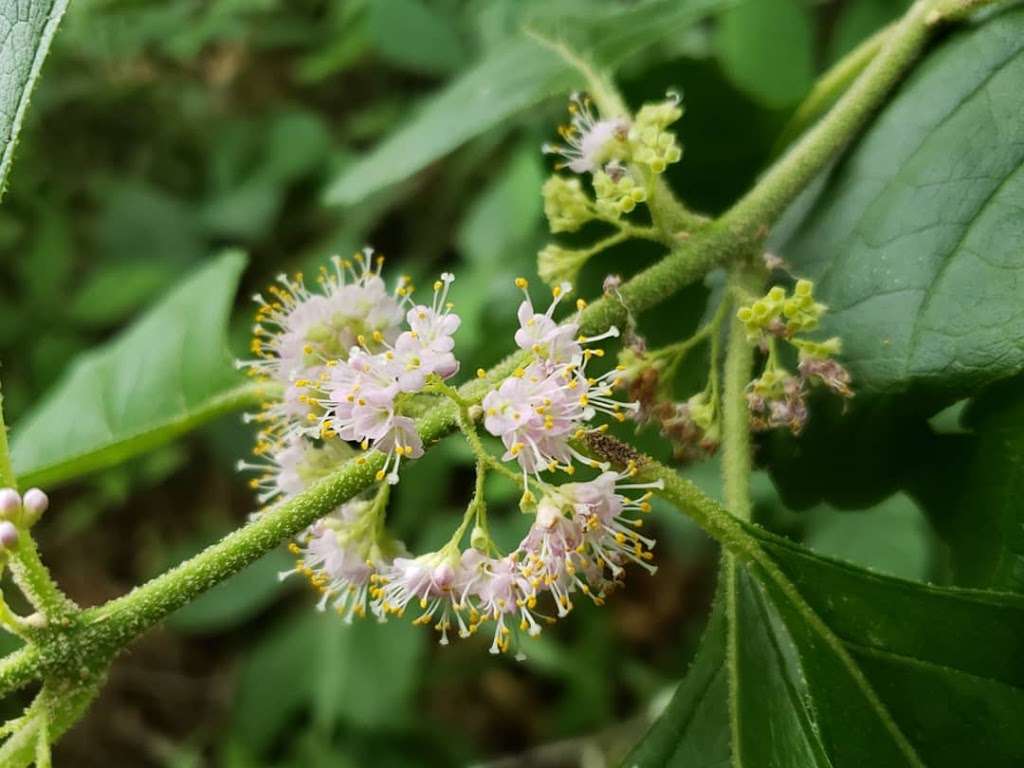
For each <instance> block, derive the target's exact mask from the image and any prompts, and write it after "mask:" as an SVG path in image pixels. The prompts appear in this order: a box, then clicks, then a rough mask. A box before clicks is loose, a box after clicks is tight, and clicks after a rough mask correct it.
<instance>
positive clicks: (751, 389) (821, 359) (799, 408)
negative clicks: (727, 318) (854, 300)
mask: <svg viewBox="0 0 1024 768" xmlns="http://www.w3.org/2000/svg"><path fill="white" fill-rule="evenodd" d="M827 309H828V308H827V307H826V306H825V305H824V304H821V303H819V302H818V301H816V300H815V298H814V283H812V282H811V281H810V280H798V281H797V282H796V285H795V286H794V287H793V291H792V293H787V292H786V289H785V288H783V287H782V286H778V285H777V286H773V287H772V288H771V289H770V290H769V291H768V292H767V293H766V294H765V295H764V296H762V297H761V298H759V299H757V300H755V301H753V302H752V303H751V304H749V305H746V306H742V307H740V308H739V309H738V310H737V312H736V317H737V318H738V319H739V320H740V322H742V323H743V325H744V328H745V329H746V333H747V341H748V342H749V343H751V344H756V345H758V346H759V347H760V348H761V349H763V350H765V351H766V352H767V359H766V362H765V367H764V371H763V372H762V374H761V376H760V377H758V378H756V379H754V380H753V381H752V382H750V384H749V385H748V387H747V404H748V406H749V408H750V418H751V425H752V426H753V427H754V429H761V430H763V429H773V428H775V427H786V428H788V429H789V430H790V431H791V432H793V434H799V432H800V431H801V430H802V429H803V427H804V425H805V424H806V422H807V416H808V411H807V404H806V396H807V387H808V386H809V385H812V384H822V385H824V386H825V387H827V388H828V389H830V390H831V391H833V392H835V393H836V394H838V395H840V396H842V397H852V396H853V390H852V389H851V388H850V374H849V372H848V371H847V370H846V368H844V367H843V366H842V365H841V364H840V363H839V362H837V361H836V360H835V357H836V356H837V355H838V354H839V353H840V352H841V351H842V345H841V343H840V340H839V339H838V338H831V339H827V340H825V341H814V340H811V339H806V338H801V337H800V336H799V334H803V333H808V332H811V331H814V330H816V329H817V328H818V326H819V325H820V323H821V318H822V317H823V316H824V314H825V312H826V311H827ZM779 339H781V340H783V341H785V342H786V343H787V344H789V345H790V346H791V347H792V348H793V349H794V350H795V351H796V352H797V359H798V372H797V374H793V373H790V372H789V371H788V370H786V368H784V367H783V366H782V364H781V362H780V361H779V360H778V357H779V352H778V349H777V346H776V344H777V340H779Z"/></svg>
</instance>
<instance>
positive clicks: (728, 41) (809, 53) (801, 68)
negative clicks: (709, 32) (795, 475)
mask: <svg viewBox="0 0 1024 768" xmlns="http://www.w3.org/2000/svg"><path fill="white" fill-rule="evenodd" d="M715 42H716V44H717V48H718V55H719V58H720V59H721V62H722V67H723V68H724V69H725V72H726V74H728V75H729V78H730V79H731V80H732V81H733V82H734V83H735V84H736V85H737V86H739V88H741V89H742V90H744V91H746V92H747V93H749V94H751V95H752V96H754V98H756V99H758V100H759V101H761V102H763V103H764V104H765V105H767V106H769V107H773V108H776V109H778V108H783V107H789V106H792V105H793V104H795V103H796V102H797V101H799V100H800V98H801V97H802V96H803V95H804V94H805V93H807V91H808V90H809V89H810V87H811V85H812V84H813V82H814V29H813V27H812V25H811V19H810V15H809V12H808V9H807V8H805V7H804V4H803V3H801V2H798V0H746V2H741V3H737V4H736V5H735V6H733V7H731V8H729V10H727V11H726V12H725V13H723V14H722V18H721V20H720V23H719V26H718V34H717V37H716V39H715ZM780 50H784V51H786V55H785V56H780V55H779V51H780Z"/></svg>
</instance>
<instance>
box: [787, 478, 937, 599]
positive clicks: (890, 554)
mask: <svg viewBox="0 0 1024 768" xmlns="http://www.w3.org/2000/svg"><path fill="white" fill-rule="evenodd" d="M800 517H801V519H802V520H803V521H804V522H805V524H806V531H805V533H804V537H803V541H804V543H805V544H806V545H807V546H808V547H809V548H810V549H812V550H814V551H815V552H817V553H819V554H822V555H827V556H829V557H834V558H837V559H839V560H844V561H846V562H848V563H855V564H857V565H861V566H864V567H866V568H870V569H871V570H873V571H877V572H878V573H885V574H888V575H890V576H898V577H899V578H901V579H910V580H911V581H925V580H927V578H928V576H929V575H930V574H931V573H932V570H933V567H932V566H933V565H934V563H933V550H934V547H933V542H934V540H935V534H934V532H933V531H932V530H931V527H930V526H929V525H928V518H927V517H926V516H925V514H924V513H923V512H922V511H921V509H919V508H918V507H917V505H916V504H915V503H914V501H913V499H911V498H910V497H909V496H907V495H906V494H905V493H898V494H895V495H893V496H890V497H889V498H888V499H886V500H885V501H883V502H882V503H880V504H878V505H876V506H874V507H872V508H870V509H865V510H858V511H855V512H843V511H840V510H838V509H834V508H832V507H829V506H827V505H821V506H818V507H815V508H814V509H809V510H807V511H806V512H804V513H803V514H801V516H800Z"/></svg>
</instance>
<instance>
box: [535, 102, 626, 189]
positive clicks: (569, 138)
mask: <svg viewBox="0 0 1024 768" xmlns="http://www.w3.org/2000/svg"><path fill="white" fill-rule="evenodd" d="M569 114H570V115H571V118H570V121H569V125H564V126H562V127H561V128H559V133H560V134H561V136H562V139H564V140H565V144H562V145H558V144H545V145H544V147H543V151H544V153H545V154H549V155H561V156H562V158H563V162H562V163H561V164H560V166H559V167H566V168H568V169H569V170H571V171H572V172H573V173H593V172H594V171H595V170H597V169H598V168H600V167H601V166H602V165H604V164H605V163H606V162H608V161H609V160H612V159H614V158H615V157H616V155H617V154H618V152H619V150H620V149H622V148H624V147H625V145H624V142H625V139H626V137H627V136H628V134H629V121H628V120H626V118H624V117H612V118H606V119H604V120H598V119H597V117H596V116H595V115H594V112H593V109H592V108H591V103H590V99H588V98H587V97H586V96H583V95H581V94H579V93H573V94H572V95H570V96H569Z"/></svg>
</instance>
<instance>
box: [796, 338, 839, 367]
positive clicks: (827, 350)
mask: <svg viewBox="0 0 1024 768" xmlns="http://www.w3.org/2000/svg"><path fill="white" fill-rule="evenodd" d="M790 343H791V344H792V345H793V346H794V347H796V348H797V349H798V350H799V351H800V360H801V361H802V360H808V359H813V360H827V359H828V358H831V357H834V356H835V355H838V354H839V353H840V352H842V351H843V344H842V341H841V340H840V339H839V338H838V337H837V336H833V337H832V338H831V339H826V340H825V341H807V340H806V339H792V340H791V341H790Z"/></svg>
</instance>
